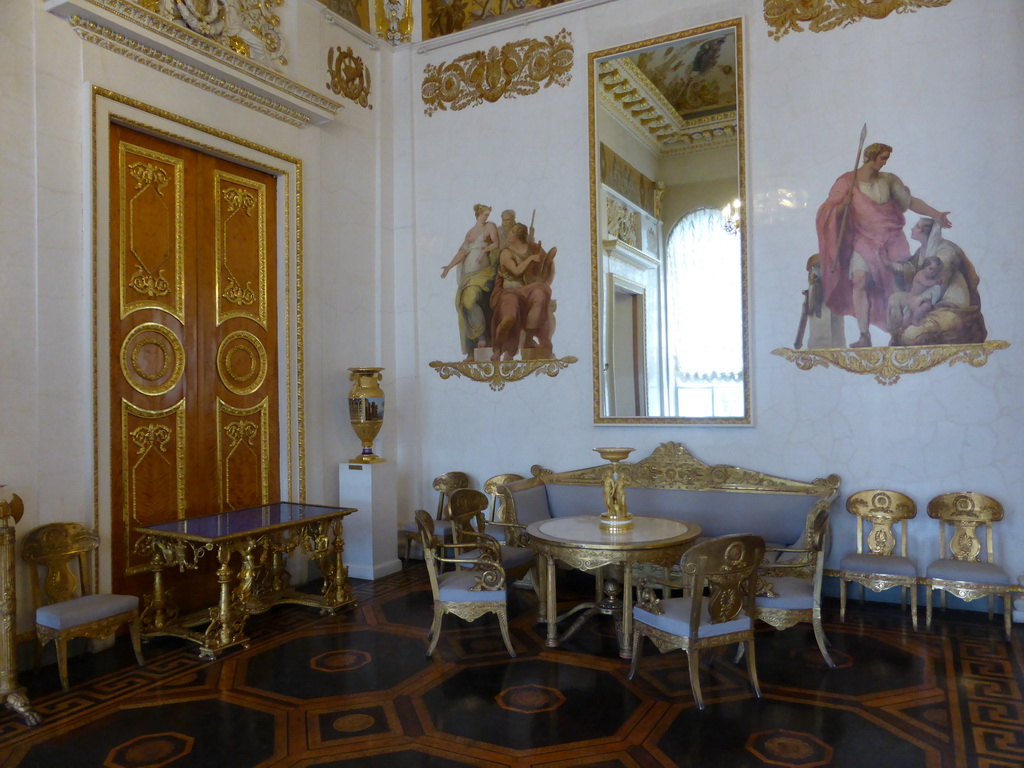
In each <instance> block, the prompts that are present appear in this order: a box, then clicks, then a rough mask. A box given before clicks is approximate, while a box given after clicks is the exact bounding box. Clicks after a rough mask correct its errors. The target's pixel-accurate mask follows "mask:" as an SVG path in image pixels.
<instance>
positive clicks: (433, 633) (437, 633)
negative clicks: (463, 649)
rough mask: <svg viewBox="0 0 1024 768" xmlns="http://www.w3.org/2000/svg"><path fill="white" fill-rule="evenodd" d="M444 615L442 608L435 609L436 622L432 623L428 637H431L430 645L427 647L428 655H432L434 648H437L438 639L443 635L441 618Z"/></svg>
mask: <svg viewBox="0 0 1024 768" xmlns="http://www.w3.org/2000/svg"><path fill="white" fill-rule="evenodd" d="M443 616H444V612H443V611H442V610H441V609H440V608H435V609H434V623H433V624H431V625H430V632H429V633H428V634H427V637H429V638H430V647H429V648H427V656H430V655H431V654H432V653H433V652H434V649H435V648H437V640H438V638H440V637H441V618H442V617H443Z"/></svg>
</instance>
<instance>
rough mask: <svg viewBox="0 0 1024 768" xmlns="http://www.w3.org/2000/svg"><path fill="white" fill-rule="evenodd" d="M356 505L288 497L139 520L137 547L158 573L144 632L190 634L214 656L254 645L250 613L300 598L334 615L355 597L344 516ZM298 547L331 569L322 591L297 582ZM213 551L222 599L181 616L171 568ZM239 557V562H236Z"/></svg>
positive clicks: (324, 570)
mask: <svg viewBox="0 0 1024 768" xmlns="http://www.w3.org/2000/svg"><path fill="white" fill-rule="evenodd" d="M353 512H355V510H354V509H350V508H344V507H322V506H316V505H311V504H291V503H287V502H282V503H279V504H266V505H263V506H262V507H253V508H251V509H244V510H235V511H231V512H222V513H220V514H216V515H209V516H206V517H199V518H190V519H188V520H178V521H175V522H171V523H162V524H158V525H152V526H146V527H136V528H135V533H137V534H140V538H139V539H138V541H137V542H136V545H135V549H136V552H137V553H138V554H140V555H143V556H145V557H147V558H148V559H149V570H150V571H152V573H153V591H152V593H151V594H149V595H146V596H145V607H144V609H143V610H142V611H141V619H142V631H143V634H144V635H148V636H151V637H152V636H158V635H170V636H174V637H181V638H184V639H186V640H190V641H192V642H194V643H197V644H198V645H199V653H200V656H201V657H202V658H207V659H212V658H215V657H216V656H217V654H219V653H220V652H222V651H224V650H226V649H228V648H231V647H235V646H239V645H241V646H245V645H247V644H248V641H249V638H248V637H247V636H246V634H245V622H246V619H247V618H248V617H249V616H250V615H252V614H254V613H262V612H264V611H266V610H268V609H269V608H271V607H272V606H274V605H276V604H278V603H296V604H298V605H306V606H311V607H314V608H320V609H321V610H322V611H323V612H325V613H329V614H333V613H334V612H335V611H336V610H337V609H338V608H340V607H342V606H344V605H348V604H350V603H353V602H355V597H354V595H353V592H352V585H351V583H350V582H349V580H348V568H347V567H346V566H345V565H344V564H343V562H342V551H343V549H344V541H343V537H342V518H344V517H345V516H346V515H350V514H351V513H353ZM298 548H302V549H303V550H304V551H305V552H306V553H307V554H308V555H310V557H312V558H313V559H314V560H315V561H316V562H317V564H318V566H319V568H320V572H321V573H322V574H323V577H324V584H323V588H322V589H321V593H320V595H316V594H311V593H308V592H303V591H298V590H295V589H292V588H291V585H290V579H289V574H288V570H287V567H286V566H287V558H288V555H290V554H291V553H292V552H294V551H295V550H296V549H298ZM207 552H213V553H215V554H214V556H215V557H216V558H217V561H218V563H219V566H218V568H217V570H216V578H217V582H218V583H219V585H220V594H219V599H218V603H217V605H216V606H213V607H211V608H209V609H208V610H206V611H200V612H198V613H195V614H191V615H187V616H181V615H179V611H178V608H177V606H176V604H175V602H174V600H173V596H172V591H171V590H170V589H168V587H167V585H166V583H165V580H166V573H165V572H166V571H167V570H169V569H172V568H178V569H179V570H182V571H184V570H186V569H188V570H191V569H195V568H197V567H198V565H199V562H200V560H201V559H202V558H203V556H204V555H205V554H206V553H207ZM235 555H237V556H238V557H237V558H236V557H235ZM233 561H235V562H236V563H237V567H233V566H232V562H233ZM196 627H202V628H201V629H196Z"/></svg>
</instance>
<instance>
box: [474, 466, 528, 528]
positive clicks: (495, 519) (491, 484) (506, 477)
mask: <svg viewBox="0 0 1024 768" xmlns="http://www.w3.org/2000/svg"><path fill="white" fill-rule="evenodd" d="M522 479H523V476H522V475H516V474H511V473H506V474H503V475H495V476H494V477H489V478H488V479H487V480H486V481H484V493H486V494H488V495H489V496H490V497H491V510H490V512H489V513H488V517H487V524H488V526H489V527H490V528H491V529H492V530H491V531H490V534H491V535H492V536H494V538H496V539H498V540H499V541H508V543H509V544H518V543H519V542H517V541H515V537H516V536H517V535H518V532H519V531H520V530H521V528H522V527H521V526H519V525H518V524H517V521H516V519H515V512H514V510H513V509H512V505H511V504H509V503H508V491H506V490H505V484H506V483H514V482H516V481H517V480H522ZM509 527H512V530H509Z"/></svg>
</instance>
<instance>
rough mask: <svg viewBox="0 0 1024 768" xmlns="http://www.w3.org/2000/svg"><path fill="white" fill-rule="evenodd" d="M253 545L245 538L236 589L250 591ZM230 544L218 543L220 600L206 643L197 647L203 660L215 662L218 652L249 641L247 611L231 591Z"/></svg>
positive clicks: (211, 610) (214, 609)
mask: <svg viewBox="0 0 1024 768" xmlns="http://www.w3.org/2000/svg"><path fill="white" fill-rule="evenodd" d="M254 547H255V542H254V541H253V540H252V539H247V540H246V541H245V542H244V543H243V544H242V545H241V552H242V564H241V566H239V585H240V586H239V589H240V590H243V591H245V590H246V589H251V585H252V574H253V572H254V568H253V549H254ZM235 549H236V548H235V547H234V546H232V545H231V544H220V545H219V546H218V547H217V561H218V562H219V563H220V565H219V566H218V568H217V582H218V584H219V585H220V587H219V596H220V597H219V600H218V604H217V607H216V608H211V609H210V624H209V625H208V626H207V627H206V633H205V642H204V643H203V644H202V646H200V648H199V655H200V656H201V657H203V658H206V659H214V658H216V656H217V653H219V652H220V651H223V650H224V649H226V648H230V647H232V646H234V645H241V646H242V647H248V644H249V638H248V637H247V636H246V635H245V617H246V615H247V614H246V612H245V610H244V609H243V607H242V606H243V605H244V603H238V602H236V601H234V600H233V599H232V598H233V597H234V594H233V590H232V589H231V581H232V574H231V555H232V554H233V553H234V551H235Z"/></svg>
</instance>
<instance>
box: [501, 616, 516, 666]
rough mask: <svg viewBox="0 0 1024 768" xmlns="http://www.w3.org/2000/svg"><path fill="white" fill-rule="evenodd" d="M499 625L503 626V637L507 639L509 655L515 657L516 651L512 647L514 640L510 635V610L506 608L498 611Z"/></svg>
mask: <svg viewBox="0 0 1024 768" xmlns="http://www.w3.org/2000/svg"><path fill="white" fill-rule="evenodd" d="M498 626H499V627H500V628H501V639H502V640H504V641H505V648H507V649H508V655H509V656H511V657H512V658H513V659H514V658H515V657H516V651H515V649H514V648H513V647H512V640H511V639H510V638H509V636H508V612H507V611H506V610H505V609H504V608H502V609H501V610H500V611H498Z"/></svg>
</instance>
